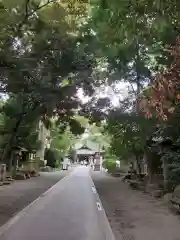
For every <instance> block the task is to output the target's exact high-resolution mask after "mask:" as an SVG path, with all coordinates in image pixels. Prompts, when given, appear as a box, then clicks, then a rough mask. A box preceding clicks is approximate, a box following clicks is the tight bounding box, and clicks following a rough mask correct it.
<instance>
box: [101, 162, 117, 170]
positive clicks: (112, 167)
mask: <svg viewBox="0 0 180 240" xmlns="http://www.w3.org/2000/svg"><path fill="white" fill-rule="evenodd" d="M103 168H105V169H107V170H108V172H109V173H111V172H113V171H114V170H115V169H116V161H114V160H110V159H105V160H104V161H103Z"/></svg>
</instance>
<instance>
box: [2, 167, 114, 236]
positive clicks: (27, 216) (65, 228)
mask: <svg viewBox="0 0 180 240" xmlns="http://www.w3.org/2000/svg"><path fill="white" fill-rule="evenodd" d="M0 239H1V240H24V239H26V240H32V239H33V240H41V239H43V240H50V239H51V240H60V239H62V240H114V237H113V235H112V231H111V228H110V226H109V224H108V221H107V218H106V217H105V214H104V211H103V209H102V206H101V203H100V201H99V198H98V196H97V194H96V190H95V189H94V186H93V183H92V180H91V177H90V175H89V169H88V168H86V167H77V168H76V169H75V170H74V171H73V172H72V173H70V174H69V175H68V176H67V177H65V178H64V179H62V180H61V181H60V182H58V183H57V184H56V185H55V186H54V187H53V188H52V189H50V190H49V191H48V192H46V193H45V194H43V195H41V197H40V198H39V199H38V200H37V201H36V202H35V203H34V204H32V205H31V206H30V207H28V208H27V209H25V210H24V211H22V212H20V213H19V214H18V215H17V216H16V217H15V218H14V219H12V220H11V221H10V222H9V223H8V224H6V225H5V226H4V227H3V228H1V230H0Z"/></svg>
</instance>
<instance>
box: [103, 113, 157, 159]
mask: <svg viewBox="0 0 180 240" xmlns="http://www.w3.org/2000/svg"><path fill="white" fill-rule="evenodd" d="M153 123H154V122H153V120H152V119H151V120H147V119H144V117H141V116H139V115H137V114H135V113H123V112H121V111H120V109H116V110H114V111H112V112H111V113H110V114H109V118H108V121H107V126H106V127H105V130H106V131H107V132H108V133H109V134H110V136H111V141H110V144H111V150H112V152H113V153H114V154H116V156H118V157H121V158H122V159H124V160H125V159H129V158H130V157H132V156H135V157H138V158H139V157H140V158H141V157H142V155H143V152H144V150H145V147H146V138H147V136H148V134H149V133H150V132H151V128H152V126H153Z"/></svg>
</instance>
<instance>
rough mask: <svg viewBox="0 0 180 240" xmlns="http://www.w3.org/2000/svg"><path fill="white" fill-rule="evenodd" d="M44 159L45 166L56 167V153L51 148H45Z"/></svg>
mask: <svg viewBox="0 0 180 240" xmlns="http://www.w3.org/2000/svg"><path fill="white" fill-rule="evenodd" d="M44 159H45V160H47V166H49V167H52V168H55V167H56V162H57V160H56V155H55V152H54V151H53V150H52V149H45V156H44Z"/></svg>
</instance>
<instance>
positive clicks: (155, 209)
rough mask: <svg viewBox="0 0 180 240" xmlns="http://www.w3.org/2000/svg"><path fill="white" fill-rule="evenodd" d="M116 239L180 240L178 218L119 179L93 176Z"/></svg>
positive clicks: (179, 218) (162, 205)
mask: <svg viewBox="0 0 180 240" xmlns="http://www.w3.org/2000/svg"><path fill="white" fill-rule="evenodd" d="M92 178H93V181H94V184H95V186H96V189H97V192H98V194H99V196H100V199H101V201H102V204H103V207H104V209H105V211H106V214H107V217H108V219H109V222H110V225H111V227H112V229H113V232H114V235H115V237H116V239H117V240H152V239H153V240H180V217H179V216H177V215H174V214H173V213H171V212H170V211H169V210H168V209H167V207H165V206H164V204H162V202H160V201H156V200H155V199H153V198H152V197H151V196H149V195H146V194H143V193H141V192H139V191H136V190H132V189H130V188H129V187H128V185H127V184H125V183H123V182H122V181H121V180H120V179H119V178H113V177H110V176H107V175H106V174H105V173H97V172H94V173H92Z"/></svg>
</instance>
